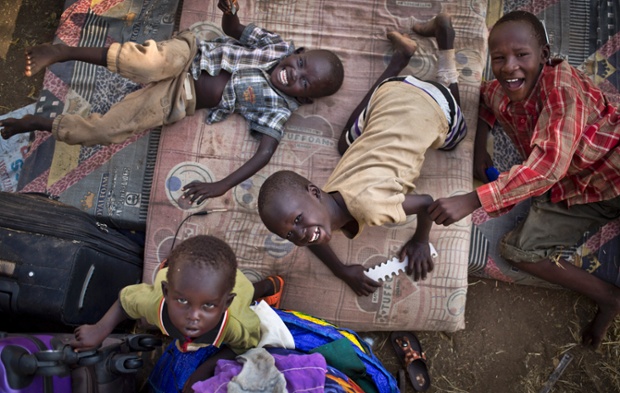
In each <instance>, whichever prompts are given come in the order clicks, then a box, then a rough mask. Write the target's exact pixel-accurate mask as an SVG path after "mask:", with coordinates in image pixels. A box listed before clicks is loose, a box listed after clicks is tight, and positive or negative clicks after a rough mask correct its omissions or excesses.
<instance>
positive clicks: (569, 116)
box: [429, 11, 620, 348]
mask: <svg viewBox="0 0 620 393" xmlns="http://www.w3.org/2000/svg"><path fill="white" fill-rule="evenodd" d="M489 54H490V57H491V67H492V70H493V74H494V75H495V78H496V80H494V81H491V82H487V83H484V84H483V86H482V88H481V105H480V120H481V121H480V122H479V126H478V130H477V134H476V145H475V158H474V175H475V176H476V177H477V178H479V179H481V180H483V181H485V182H488V180H489V179H488V178H487V176H486V174H485V169H486V168H487V167H489V166H490V165H492V160H491V158H490V156H489V154H488V152H487V151H486V135H487V132H488V129H489V127H490V126H492V125H493V124H494V123H495V121H499V123H500V124H501V125H502V126H503V127H504V129H505V131H506V133H507V134H508V136H509V137H510V139H511V140H512V142H513V143H514V144H515V146H516V148H517V150H519V152H520V153H521V155H522V156H523V157H525V159H524V161H523V163H522V164H520V165H515V166H513V167H512V168H511V169H510V170H509V171H507V172H504V173H501V174H500V175H499V178H498V179H497V180H495V181H492V182H488V183H487V184H484V185H482V186H480V187H478V188H477V189H476V190H475V191H473V192H471V193H469V194H465V195H458V196H454V197H450V198H440V199H437V200H436V201H435V202H433V204H431V206H430V207H429V214H430V216H431V218H432V219H433V221H435V223H437V224H443V225H450V224H452V223H454V222H456V221H458V220H460V219H462V218H464V217H466V216H467V215H469V214H470V213H472V212H473V211H474V210H476V209H477V208H479V207H482V208H483V209H484V210H485V211H486V212H487V213H488V214H489V215H495V216H497V215H500V214H502V213H504V212H506V211H508V210H509V209H511V208H512V207H513V206H514V205H515V204H517V203H519V202H521V201H524V200H526V199H528V198H531V197H532V198H533V199H532V208H531V209H530V212H529V214H528V216H527V218H526V219H525V220H524V221H523V222H522V223H521V224H520V225H519V226H518V227H517V228H516V229H515V230H513V231H512V232H510V233H508V234H507V235H506V236H505V237H504V238H503V239H502V241H501V244H500V250H501V254H502V256H503V257H504V258H506V259H507V260H508V261H509V262H510V263H513V264H516V265H517V266H518V268H519V269H521V270H523V271H525V272H527V273H530V274H532V275H534V276H537V277H539V278H542V279H544V280H547V281H549V282H552V283H555V284H559V285H562V286H564V287H566V288H569V289H572V290H574V291H577V292H578V293H580V294H583V295H585V296H587V297H589V298H590V299H592V300H594V301H595V302H596V304H597V306H598V312H597V314H596V316H595V317H594V319H593V320H592V322H591V323H590V324H589V326H588V327H587V328H586V329H585V330H584V332H583V336H582V338H583V342H584V344H586V345H591V346H593V347H594V348H596V347H598V346H599V345H600V343H601V341H602V339H603V338H604V337H605V334H606V332H607V329H608V328H609V326H610V324H611V323H612V322H613V320H614V318H615V317H616V316H617V315H618V313H620V288H618V287H617V286H615V285H612V284H610V283H607V282H605V281H603V280H601V279H599V278H597V277H595V276H592V275H590V274H589V273H587V272H586V271H584V270H582V269H580V268H578V267H577V266H574V265H572V264H571V263H569V262H567V261H566V260H565V259H563V258H562V257H561V253H560V252H561V249H562V248H566V247H571V246H574V245H575V244H576V243H577V242H578V241H579V239H580V238H581V237H582V235H583V233H584V232H585V231H587V230H589V229H593V228H597V227H599V226H601V225H603V224H605V223H607V222H609V221H611V220H613V219H615V218H618V217H620V197H619V195H620V144H619V141H620V126H619V121H620V119H619V117H618V108H617V107H615V106H613V105H612V104H611V103H609V102H608V100H607V98H606V97H605V95H604V94H603V93H602V92H601V90H599V89H598V88H597V87H596V86H595V85H594V84H593V82H592V81H591V80H590V79H588V77H587V76H585V75H584V74H582V73H581V72H579V71H578V70H576V69H575V68H573V67H571V66H570V65H569V64H568V63H567V62H565V61H562V60H551V59H550V47H549V44H548V42H547V39H546V32H545V29H544V26H543V25H542V23H541V22H540V21H539V20H538V19H537V18H536V16H535V15H533V14H531V13H529V12H525V11H514V12H511V13H508V14H506V15H505V16H504V17H502V18H501V19H500V20H498V21H497V23H496V24H495V25H494V27H493V29H492V30H491V32H490V35H489Z"/></svg>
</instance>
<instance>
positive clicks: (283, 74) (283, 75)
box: [278, 68, 288, 86]
mask: <svg viewBox="0 0 620 393" xmlns="http://www.w3.org/2000/svg"><path fill="white" fill-rule="evenodd" d="M278 79H279V80H280V83H282V84H283V85H285V86H288V74H287V73H286V69H284V68H282V69H281V70H280V72H279V73H278Z"/></svg>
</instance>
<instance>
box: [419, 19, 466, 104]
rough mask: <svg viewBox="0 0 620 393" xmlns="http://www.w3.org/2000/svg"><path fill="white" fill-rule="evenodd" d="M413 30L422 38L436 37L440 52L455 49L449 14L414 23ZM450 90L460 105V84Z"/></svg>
mask: <svg viewBox="0 0 620 393" xmlns="http://www.w3.org/2000/svg"><path fill="white" fill-rule="evenodd" d="M411 30H412V31H413V32H414V33H416V34H419V35H421V36H422V37H435V40H436V41H437V47H438V48H439V50H448V49H454V36H455V33H454V27H452V20H451V18H450V15H448V14H443V13H441V14H437V16H436V17H434V18H433V19H431V20H429V21H427V22H422V23H414V24H413V26H412V27H411ZM448 88H449V89H450V93H452V95H453V96H454V98H455V99H456V102H458V103H460V101H461V100H460V96H459V89H458V84H456V83H452V84H450V86H448Z"/></svg>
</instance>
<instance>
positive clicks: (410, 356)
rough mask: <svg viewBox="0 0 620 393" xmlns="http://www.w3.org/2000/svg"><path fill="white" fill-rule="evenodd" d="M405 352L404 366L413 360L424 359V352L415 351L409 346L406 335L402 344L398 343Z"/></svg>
mask: <svg viewBox="0 0 620 393" xmlns="http://www.w3.org/2000/svg"><path fill="white" fill-rule="evenodd" d="M399 346H400V348H401V349H402V350H403V352H404V353H405V366H407V367H408V366H409V365H410V364H411V363H412V362H413V361H414V360H426V352H424V351H422V352H421V353H420V352H419V351H416V350H415V349H413V348H412V347H411V342H409V338H408V337H404V339H403V342H402V344H400V345H399Z"/></svg>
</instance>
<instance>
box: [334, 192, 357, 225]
mask: <svg viewBox="0 0 620 393" xmlns="http://www.w3.org/2000/svg"><path fill="white" fill-rule="evenodd" d="M328 195H329V196H331V199H332V204H331V206H330V207H331V209H330V210H331V216H332V229H340V228H342V227H344V226H345V225H347V224H348V223H349V222H351V221H354V219H353V216H351V213H349V209H348V208H347V205H346V203H344V199H342V195H340V193H339V192H338V191H335V192H333V193H330V194H328Z"/></svg>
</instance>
